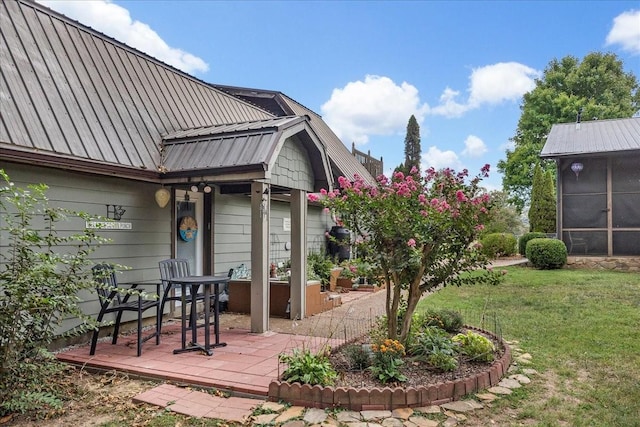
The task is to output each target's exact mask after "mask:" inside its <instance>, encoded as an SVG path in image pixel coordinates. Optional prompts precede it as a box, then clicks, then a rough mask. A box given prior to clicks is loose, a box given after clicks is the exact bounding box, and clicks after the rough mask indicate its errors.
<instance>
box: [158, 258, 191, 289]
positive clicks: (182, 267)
mask: <svg viewBox="0 0 640 427" xmlns="http://www.w3.org/2000/svg"><path fill="white" fill-rule="evenodd" d="M158 264H159V265H160V279H161V280H162V285H163V286H164V287H165V288H166V287H167V286H168V284H169V283H168V281H169V280H170V279H173V278H176V277H186V276H190V275H191V273H190V271H189V261H188V260H186V259H180V258H172V259H166V260H164V261H160V262H159V263H158Z"/></svg>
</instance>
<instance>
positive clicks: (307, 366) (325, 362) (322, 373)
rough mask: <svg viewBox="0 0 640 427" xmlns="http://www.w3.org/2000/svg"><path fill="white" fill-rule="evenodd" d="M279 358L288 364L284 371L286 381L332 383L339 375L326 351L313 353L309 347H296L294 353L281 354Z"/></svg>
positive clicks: (283, 377) (312, 383)
mask: <svg viewBox="0 0 640 427" xmlns="http://www.w3.org/2000/svg"><path fill="white" fill-rule="evenodd" d="M278 360H279V361H280V362H283V363H286V364H287V369H285V371H284V372H283V373H282V379H283V380H284V381H289V382H299V383H301V384H310V385H315V384H319V385H331V384H333V382H334V381H335V379H336V377H337V376H338V374H337V373H336V371H335V370H334V369H333V366H331V362H330V361H329V358H328V356H327V353H326V352H324V351H319V352H318V353H316V354H313V353H311V351H309V350H308V349H303V350H300V349H298V348H294V349H293V353H292V354H290V355H288V354H281V355H280V356H279V357H278Z"/></svg>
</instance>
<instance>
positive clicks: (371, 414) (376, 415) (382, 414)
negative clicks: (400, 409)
mask: <svg viewBox="0 0 640 427" xmlns="http://www.w3.org/2000/svg"><path fill="white" fill-rule="evenodd" d="M360 415H362V419H363V420H365V421H373V420H382V419H384V418H390V417H391V411H360Z"/></svg>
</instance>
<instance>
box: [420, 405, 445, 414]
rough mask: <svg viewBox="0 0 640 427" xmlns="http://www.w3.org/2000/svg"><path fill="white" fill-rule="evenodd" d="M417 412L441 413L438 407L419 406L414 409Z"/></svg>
mask: <svg viewBox="0 0 640 427" xmlns="http://www.w3.org/2000/svg"><path fill="white" fill-rule="evenodd" d="M415 410H416V411H418V412H422V413H423V414H439V413H440V412H442V411H441V410H440V407H439V406H438V405H431V406H421V407H420V408H416V409H415Z"/></svg>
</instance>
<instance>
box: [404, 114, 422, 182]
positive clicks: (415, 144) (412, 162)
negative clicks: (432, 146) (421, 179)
mask: <svg viewBox="0 0 640 427" xmlns="http://www.w3.org/2000/svg"><path fill="white" fill-rule="evenodd" d="M421 155H422V150H421V148H420V125H418V121H417V120H416V118H415V116H414V115H413V114H412V115H411V117H409V123H407V135H406V136H405V137H404V169H405V170H406V171H407V172H409V171H410V170H411V168H412V167H414V166H415V167H416V168H418V170H420V156H421Z"/></svg>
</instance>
